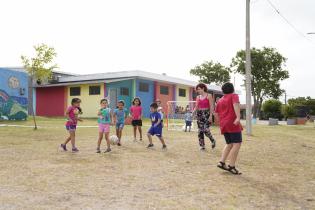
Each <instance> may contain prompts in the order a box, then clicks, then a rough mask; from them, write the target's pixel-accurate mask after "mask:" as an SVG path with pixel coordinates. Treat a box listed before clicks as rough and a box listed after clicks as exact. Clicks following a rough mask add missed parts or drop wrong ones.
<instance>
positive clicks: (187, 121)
mask: <svg viewBox="0 0 315 210" xmlns="http://www.w3.org/2000/svg"><path fill="white" fill-rule="evenodd" d="M192 121H193V113H192V112H191V111H190V109H189V107H188V108H186V113H185V132H187V127H188V128H189V130H188V131H189V132H190V131H191V124H192Z"/></svg>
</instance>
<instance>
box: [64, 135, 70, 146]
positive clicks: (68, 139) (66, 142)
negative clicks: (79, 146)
mask: <svg viewBox="0 0 315 210" xmlns="http://www.w3.org/2000/svg"><path fill="white" fill-rule="evenodd" d="M70 140H71V136H69V137H68V138H67V139H66V141H65V143H63V144H64V145H66V144H68V143H69V141H70Z"/></svg>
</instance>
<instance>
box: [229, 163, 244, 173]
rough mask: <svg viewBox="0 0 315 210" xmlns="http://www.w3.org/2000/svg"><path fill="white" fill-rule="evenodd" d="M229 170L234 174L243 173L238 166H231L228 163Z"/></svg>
mask: <svg viewBox="0 0 315 210" xmlns="http://www.w3.org/2000/svg"><path fill="white" fill-rule="evenodd" d="M228 167H229V168H228V171H229V172H231V173H232V174H234V175H241V174H242V173H241V172H239V171H238V170H237V169H236V168H235V166H230V165H228Z"/></svg>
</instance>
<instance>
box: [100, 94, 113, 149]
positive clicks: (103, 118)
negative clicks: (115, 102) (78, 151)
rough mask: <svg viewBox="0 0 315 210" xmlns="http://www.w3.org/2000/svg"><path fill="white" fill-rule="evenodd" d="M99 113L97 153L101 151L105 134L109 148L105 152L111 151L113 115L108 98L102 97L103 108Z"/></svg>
mask: <svg viewBox="0 0 315 210" xmlns="http://www.w3.org/2000/svg"><path fill="white" fill-rule="evenodd" d="M97 115H98V134H99V135H98V141H97V148H96V153H101V143H102V140H103V136H105V140H106V143H107V149H106V150H105V152H110V151H111V148H110V142H109V132H110V125H111V124H112V115H111V111H110V108H109V107H108V100H107V99H102V100H101V109H100V110H99V111H98V113H97Z"/></svg>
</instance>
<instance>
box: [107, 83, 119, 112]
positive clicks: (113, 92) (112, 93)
mask: <svg viewBox="0 0 315 210" xmlns="http://www.w3.org/2000/svg"><path fill="white" fill-rule="evenodd" d="M117 100H118V99H117V89H116V88H111V89H109V103H110V104H109V107H110V108H111V109H115V108H116V106H117Z"/></svg>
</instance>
